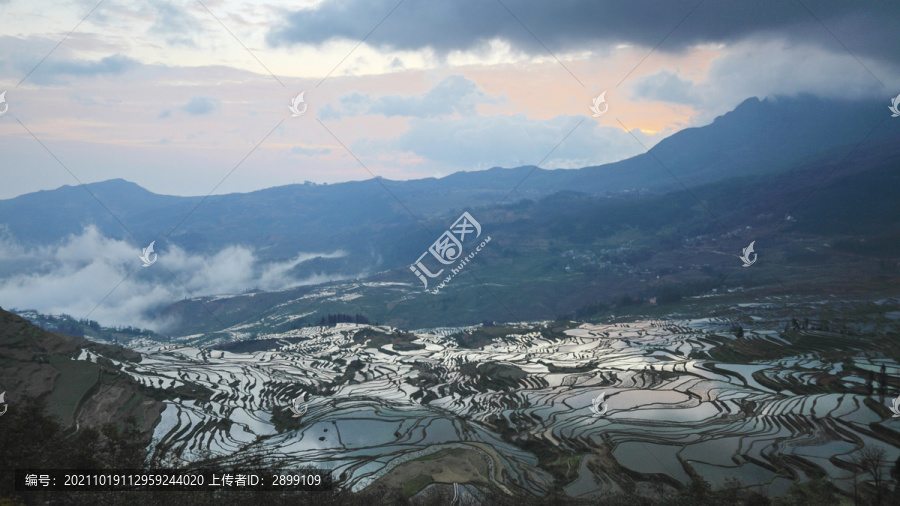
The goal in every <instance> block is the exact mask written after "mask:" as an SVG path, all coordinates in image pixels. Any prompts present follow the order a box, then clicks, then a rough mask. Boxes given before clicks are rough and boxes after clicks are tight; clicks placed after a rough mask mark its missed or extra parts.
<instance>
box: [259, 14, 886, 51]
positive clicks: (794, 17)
mask: <svg viewBox="0 0 900 506" xmlns="http://www.w3.org/2000/svg"><path fill="white" fill-rule="evenodd" d="M698 3H699V2H698V0H666V1H660V0H634V1H628V2H622V1H618V0H616V1H609V0H602V1H597V0H559V1H554V2H548V1H545V0H521V1H513V0H504V1H503V4H504V5H506V7H508V8H509V10H510V11H511V12H512V13H513V14H514V15H515V16H516V17H517V18H518V19H519V20H521V21H522V23H523V24H524V25H525V26H527V27H528V29H529V30H530V31H531V32H532V33H533V34H534V35H535V36H536V37H537V38H538V39H540V41H541V42H542V43H544V44H545V45H546V46H547V47H548V48H549V49H550V50H551V51H553V52H563V51H567V50H585V49H589V50H605V49H607V48H608V44H610V43H630V44H637V45H641V46H647V47H654V46H656V45H657V44H658V43H659V42H660V41H661V40H662V39H663V38H664V37H665V36H666V34H668V33H669V32H670V31H671V30H672V28H674V27H675V25H676V24H677V23H678V22H679V21H681V20H682V18H684V17H685V16H686V15H687V14H688V13H689V12H691V10H692V9H694V7H696V6H697V5H698ZM396 4H397V0H349V1H334V0H329V1H325V2H323V3H322V4H321V5H320V6H319V7H318V8H317V9H313V10H301V11H296V12H293V13H290V14H288V15H287V16H286V17H285V18H284V20H283V22H282V23H281V24H278V25H276V26H274V27H273V28H272V29H271V30H270V32H269V34H268V42H269V44H271V45H273V46H290V45H293V44H298V43H305V44H318V43H321V42H325V41H327V40H330V39H340V38H344V39H350V40H361V39H362V38H363V37H365V36H366V34H368V33H369V31H370V30H372V28H374V27H375V25H376V24H377V23H378V21H380V20H381V19H382V18H384V16H385V15H386V14H387V13H388V12H390V11H391V9H393V8H394V6H395V5H396ZM804 5H805V6H806V7H804ZM807 7H808V9H809V10H807ZM810 11H811V13H812V14H811V13H810ZM816 18H818V19H819V20H820V21H821V22H822V23H823V24H824V25H825V26H826V27H827V28H828V30H830V31H831V32H832V33H833V34H834V35H835V36H836V37H837V39H838V40H840V43H843V44H844V45H846V47H847V48H848V49H849V50H850V51H851V52H853V53H854V54H858V55H859V56H870V57H878V58H882V59H885V60H891V61H897V58H898V57H897V48H898V47H900V30H898V29H897V27H898V26H900V2H897V1H895V0H875V1H866V2H853V1H846V0H825V1H816V2H814V1H812V0H804V1H803V3H802V4H801V3H800V2H798V1H795V0H762V1H747V0H706V1H705V2H703V3H702V4H700V5H699V7H697V9H696V10H695V11H694V12H693V14H691V15H690V17H688V18H687V19H686V20H685V21H684V23H682V24H681V25H680V26H679V27H678V28H677V29H676V30H675V31H674V32H672V34H671V35H670V36H669V37H668V39H666V41H665V43H664V44H662V45H661V46H660V50H661V51H678V50H682V49H685V48H687V47H689V46H691V45H694V44H697V43H704V42H723V43H727V42H733V41H736V40H741V39H744V38H746V37H748V36H751V35H772V36H781V37H785V38H787V39H789V40H795V41H804V42H812V43H815V44H820V45H823V46H825V47H828V48H831V49H835V50H843V49H842V48H841V46H840V43H839V42H837V41H835V38H834V37H832V36H831V35H830V34H829V33H828V31H827V30H826V29H825V28H823V27H822V25H820V24H819V22H818V21H816ZM495 38H500V39H503V40H506V41H508V42H510V43H511V44H512V45H513V47H514V48H517V49H519V50H524V51H528V52H530V53H533V54H537V53H543V52H545V50H544V49H543V48H542V47H541V46H540V44H539V43H538V42H537V41H535V39H534V38H533V37H532V36H531V35H530V34H529V33H528V32H527V31H526V30H525V29H524V28H523V27H522V26H521V25H520V24H519V23H518V22H517V21H516V20H515V19H514V18H513V17H512V16H511V15H510V13H509V12H507V11H506V9H505V8H504V7H503V5H501V4H500V3H499V2H497V1H492V0H458V1H457V0H455V1H452V2H433V1H426V0H407V1H405V2H404V3H403V4H401V5H400V6H399V7H398V8H397V9H396V11H394V13H393V14H391V15H390V16H389V17H388V18H387V20H386V21H385V22H384V23H383V24H382V25H381V26H380V27H378V29H376V30H375V31H374V32H373V33H372V35H371V36H370V37H369V38H368V39H367V40H366V42H367V43H368V44H370V45H373V46H376V47H381V48H384V49H396V50H416V49H422V48H426V47H428V48H432V49H434V50H435V51H437V52H438V53H440V54H446V53H447V52H448V51H453V50H468V49H475V48H478V47H480V46H482V45H483V44H484V43H485V42H486V41H489V40H491V39H495Z"/></svg>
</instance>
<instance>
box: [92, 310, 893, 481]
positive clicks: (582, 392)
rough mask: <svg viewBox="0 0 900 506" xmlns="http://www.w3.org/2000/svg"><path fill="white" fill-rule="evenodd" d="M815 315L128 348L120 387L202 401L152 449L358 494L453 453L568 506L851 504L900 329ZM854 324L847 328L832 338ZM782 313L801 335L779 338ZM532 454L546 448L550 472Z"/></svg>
mask: <svg viewBox="0 0 900 506" xmlns="http://www.w3.org/2000/svg"><path fill="white" fill-rule="evenodd" d="M816 304H818V303H816ZM816 304H810V303H802V304H801V303H797V304H793V305H791V304H786V303H784V302H783V301H782V302H779V303H777V304H759V305H752V306H751V305H747V306H745V307H742V308H738V310H735V311H730V312H728V315H727V316H721V317H713V318H702V319H698V318H671V319H667V320H640V319H639V320H637V321H630V322H609V323H599V324H581V325H579V326H577V327H575V328H571V329H568V330H566V331H565V332H564V333H558V334H553V335H547V333H543V334H542V333H541V332H540V331H539V330H540V328H539V326H538V324H529V325H522V329H521V331H520V332H517V333H514V334H512V335H509V336H507V337H505V338H502V339H495V340H494V341H493V342H492V343H491V344H489V345H487V346H484V347H482V348H480V349H466V348H461V347H459V346H458V344H457V342H456V340H455V339H453V338H452V337H451V335H450V331H449V330H448V331H444V330H436V331H431V332H428V331H421V332H417V333H416V337H417V339H416V340H415V341H414V342H415V343H418V344H422V345H424V349H417V350H411V351H397V350H394V349H393V345H391V344H388V345H385V346H382V347H379V348H374V347H368V346H367V344H366V343H358V342H355V341H354V340H353V339H352V336H353V334H354V333H355V332H357V331H359V330H360V329H361V328H363V327H368V326H361V325H353V324H344V325H339V326H337V327H335V328H307V329H302V330H296V331H291V332H287V333H284V334H277V335H265V336H262V335H261V336H260V338H263V337H265V338H273V337H274V338H279V339H288V338H302V340H300V341H299V342H294V343H293V344H291V343H289V342H287V341H284V340H282V341H280V342H278V343H277V347H276V348H275V349H273V350H271V351H262V352H256V353H249V354H235V353H229V352H226V351H219V350H212V351H209V352H208V353H205V354H202V353H201V350H200V349H198V348H196V347H192V346H189V345H168V346H162V347H160V346H151V347H143V348H141V349H139V350H138V351H140V352H141V353H142V354H143V355H144V359H143V361H142V362H141V363H139V364H136V365H127V366H126V369H125V370H126V371H127V372H128V373H129V374H131V375H132V376H134V377H135V378H136V379H137V380H138V381H140V382H142V383H143V384H144V385H147V386H150V387H154V388H179V387H182V388H183V387H187V386H191V385H194V386H201V387H205V388H206V389H209V391H211V392H212V394H211V396H209V400H208V401H207V400H203V399H184V400H177V401H171V402H169V405H168V407H167V409H166V410H165V411H164V412H163V414H162V421H161V422H160V423H159V425H158V426H157V427H156V430H155V438H156V442H155V444H156V447H157V449H158V450H160V451H161V450H163V449H165V450H168V451H170V452H172V453H174V454H177V455H179V456H180V457H181V458H183V459H186V460H190V459H193V458H197V456H199V455H201V454H204V453H207V452H212V454H216V455H229V456H230V460H231V461H233V462H241V461H242V459H248V458H251V457H252V456H259V455H265V456H266V458H267V459H271V460H273V461H277V462H278V465H280V466H307V465H313V466H317V467H325V468H330V469H333V472H334V476H335V478H339V477H340V478H341V479H342V483H343V486H346V487H350V488H352V489H354V490H360V489H362V488H365V487H367V486H368V485H370V484H372V483H374V482H376V481H377V480H379V479H380V478H382V477H384V476H386V475H387V474H388V473H390V472H391V471H392V470H394V469H397V468H398V466H402V465H403V464H404V463H407V462H410V461H413V460H415V459H420V458H422V457H425V456H428V455H431V454H434V453H436V452H441V451H444V450H449V449H461V450H467V451H469V452H477V453H478V454H481V455H482V456H483V459H484V462H485V464H486V466H487V467H486V468H485V469H486V471H484V474H485V475H486V476H482V475H480V474H479V476H478V478H477V480H478V481H484V480H489V481H490V482H491V483H492V484H493V485H495V486H497V487H499V488H500V489H502V490H507V491H510V492H516V491H527V492H528V493H531V494H537V495H540V494H543V493H545V492H547V491H548V490H550V489H551V488H552V486H553V483H554V479H555V476H554V473H556V474H557V476H556V478H557V479H558V475H563V476H565V477H566V478H565V482H564V483H563V485H564V486H565V490H566V492H567V493H568V494H570V495H572V496H579V497H590V496H592V495H596V494H601V493H603V492H611V491H617V490H634V489H635V488H636V487H640V486H642V484H645V483H650V482H653V483H666V484H668V485H669V486H671V487H678V486H679V485H678V484H679V483H681V484H684V483H687V481H688V480H689V476H690V474H691V472H696V473H698V474H700V475H702V476H703V477H705V478H706V479H707V480H709V481H710V482H711V483H712V484H713V485H714V486H715V485H722V484H723V483H724V482H725V480H726V479H728V478H737V479H739V480H740V481H741V482H742V483H743V484H744V485H745V486H747V487H750V488H754V489H759V490H762V491H763V492H766V493H770V494H777V493H783V492H784V491H785V490H786V489H787V487H789V486H790V484H791V482H792V481H795V480H798V481H804V480H808V479H810V478H814V477H819V476H830V477H831V478H832V479H833V480H834V481H835V483H836V485H837V486H838V487H840V488H842V489H843V490H847V491H849V490H852V488H853V481H854V471H853V466H851V465H849V464H848V463H849V462H850V461H851V460H852V458H853V456H854V454H855V453H856V452H858V451H859V450H860V449H862V448H863V447H865V446H881V447H883V448H885V449H886V450H887V459H888V462H891V463H892V462H894V460H896V459H897V457H898V456H900V433H898V432H897V430H898V428H900V419H898V420H895V419H892V418H891V416H890V414H891V413H890V412H889V411H888V410H887V408H886V406H888V405H890V402H891V400H892V396H891V395H888V396H885V397H882V396H879V395H872V396H868V395H867V394H866V391H865V386H864V383H865V381H866V375H867V374H868V371H869V370H872V371H875V372H876V376H877V373H878V372H879V371H880V367H881V364H885V366H886V370H887V372H888V374H889V375H890V377H891V378H896V377H897V376H898V375H897V371H900V364H898V363H897V361H896V359H894V358H891V357H893V356H896V345H897V343H896V336H897V331H898V329H897V322H896V319H891V318H884V317H883V315H882V313H883V311H884V310H885V309H884V308H888V310H894V311H896V308H897V306H898V301H897V300H886V301H878V302H876V303H872V302H860V303H858V304H855V305H854V304H850V303H840V305H838V304H837V303H835V304H831V305H829V304H824V305H816ZM850 311H852V312H853V314H854V316H853V322H856V323H853V324H847V323H841V324H840V325H838V324H837V323H835V322H836V321H837V320H839V318H838V317H837V315H838V314H840V313H841V312H843V313H844V314H846V313H847V312H850ZM867 312H869V313H871V315H869V316H866V314H867ZM791 314H799V315H804V314H805V315H812V317H813V321H812V323H810V322H805V321H803V322H802V323H799V324H798V327H797V328H796V329H795V328H793V327H794V324H793V321H792V317H790V316H788V315H791ZM823 315H827V316H828V317H829V318H835V319H832V320H826V319H825V318H823ZM823 322H825V323H823ZM828 322H830V326H829V323H828ZM735 325H740V326H741V332H740V333H738V332H736V330H735V327H734V326H735ZM786 326H787V327H788V331H785V330H784V329H785V327H786ZM825 327H828V328H829V329H828V330H825ZM375 329H376V330H381V331H384V332H391V331H392V329H387V328H377V327H376V328H375ZM740 334H742V337H737V336H738V335H740ZM294 341H296V340H294ZM204 355H205V356H204ZM81 358H82V359H90V358H89V357H81ZM354 361H359V362H354ZM347 364H351V365H352V364H356V366H354V367H353V368H349V366H348V365H347ZM348 368H349V369H348ZM891 381H892V382H894V381H896V380H895V379H892V380H891ZM893 385H900V383H894V384H893ZM893 385H892V386H891V387H890V388H889V392H891V393H893V391H894V390H893V388H894V386H893ZM875 386H876V394H877V386H878V382H877V381H876V385H875ZM604 392H605V399H606V404H607V411H606V412H605V414H603V415H602V416H599V417H598V416H594V414H593V412H592V411H591V406H592V403H591V401H592V400H593V399H594V398H595V397H596V396H598V395H599V394H600V393H604ZM896 395H897V394H896V393H893V396H896ZM297 396H303V399H304V402H305V403H306V406H307V408H308V411H307V413H306V414H305V415H304V416H303V417H302V420H301V424H300V425H299V428H298V429H296V430H286V431H283V432H281V433H279V431H278V430H277V429H276V424H275V423H274V422H273V412H274V411H275V410H276V409H286V408H287V407H289V406H290V403H291V401H292V400H293V399H294V398H296V397H297ZM867 398H868V399H869V402H864V401H865V400H866V399H867ZM534 448H550V449H552V452H554V453H555V455H554V456H553V458H552V460H553V461H554V462H555V464H552V465H548V464H547V462H548V460H547V459H546V455H540V454H539V453H540V452H537V451H531V450H532V449H534ZM573 463H574V464H573ZM462 475H463V473H461V472H459V473H447V472H444V474H443V476H462ZM473 480H474V478H473ZM422 481H423V485H426V484H428V483H429V481H428V480H427V479H425V478H423V480H422Z"/></svg>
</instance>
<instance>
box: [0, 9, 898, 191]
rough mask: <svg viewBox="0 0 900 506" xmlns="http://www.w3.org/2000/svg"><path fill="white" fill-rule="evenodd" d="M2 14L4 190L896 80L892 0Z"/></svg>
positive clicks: (549, 129) (653, 133)
mask: <svg viewBox="0 0 900 506" xmlns="http://www.w3.org/2000/svg"><path fill="white" fill-rule="evenodd" d="M0 16H2V18H3V20H4V23H3V24H2V25H0V48H3V57H2V58H0V92H2V91H6V95H5V98H6V102H7V104H6V105H8V107H9V109H8V111H7V113H6V114H4V115H3V116H2V117H0V131H2V135H0V152H2V153H3V161H2V163H0V177H2V181H3V184H2V185H0V198H10V197H13V196H16V195H20V194H22V193H27V192H32V191H37V190H42V189H53V188H57V187H59V186H61V185H65V184H70V185H72V184H78V182H95V181H102V180H107V179H112V178H124V179H127V180H129V181H133V182H136V183H138V184H140V185H141V186H144V187H145V188H147V189H149V190H151V191H154V192H157V193H166V194H175V195H206V194H207V193H209V192H210V191H212V190H213V189H215V193H230V192H246V191H252V190H256V189H260V188H265V187H270V186H276V185H282V184H290V183H295V182H298V183H299V182H303V181H313V182H319V183H321V182H329V183H332V182H338V181H347V180H362V179H368V178H371V177H372V175H373V174H374V175H378V176H383V177H386V178H390V179H412V178H421V177H430V176H442V175H447V174H450V173H453V172H456V171H460V170H478V169H485V168H489V167H493V166H502V167H514V166H519V165H527V164H537V163H539V162H541V161H542V160H544V161H543V163H542V164H541V166H542V167H544V168H575V167H581V166H586V165H595V164H600V163H605V162H611V161H615V160H619V159H622V158H626V157H629V156H633V155H635V154H638V153H641V152H643V151H644V149H645V148H647V147H650V146H652V145H654V144H655V143H656V142H658V141H659V140H660V139H662V138H664V137H666V136H668V135H671V134H672V133H674V132H677V131H678V130H681V129H683V128H686V127H690V126H699V125H703V124H707V123H709V122H710V121H711V120H712V119H713V118H714V117H715V116H717V115H720V114H723V113H724V112H727V111H728V110H731V109H732V108H734V107H735V106H736V105H737V104H738V103H740V102H741V101H743V100H744V99H746V98H748V97H751V96H756V97H759V98H764V97H767V96H771V95H777V94H787V95H793V94H797V93H811V94H815V95H819V96H824V97H832V98H835V97H837V98H848V99H857V98H863V97H866V98H883V99H884V100H885V103H886V106H887V105H888V104H889V98H890V97H893V96H895V95H897V93H898V92H900V53H898V52H897V48H898V47H900V29H898V27H900V4H898V3H897V2H891V1H867V2H847V1H842V0H841V1H813V0H802V1H791V0H777V1H754V2H747V1H721V0H716V1H713V0H707V1H703V2H700V1H698V0H690V1H680V0H667V1H653V2H651V1H631V2H619V1H598V0H561V1H556V2H546V1H540V0H501V1H498V0H477V1H476V0H457V1H452V2H435V1H424V0H405V1H402V2H400V1H399V0H349V1H334V0H324V1H321V2H316V1H308V2H303V1H302V0H301V1H297V0H292V1H287V0H272V1H265V0H264V1H257V2H244V1H239V0H202V1H197V0H190V1H189V0H183V1H171V2H169V1H165V0H147V1H141V0H137V1H135V0H103V1H102V2H99V4H98V0H75V1H71V2H46V1H41V0H38V1H35V0H0ZM604 91H605V92H606V95H605V98H606V104H608V107H609V109H608V112H607V113H606V114H604V115H603V116H601V117H599V118H595V117H593V116H592V114H591V111H590V109H589V107H590V105H591V101H592V99H593V98H594V97H596V96H598V95H599V94H600V93H602V92H604ZM301 92H304V95H303V98H304V104H305V106H306V107H307V110H306V112H305V113H304V114H303V115H301V116H299V117H292V116H291V112H290V111H289V110H288V106H289V105H290V104H291V100H292V99H293V98H295V97H296V96H297V95H298V94H300V93H301ZM628 131H630V132H631V133H629V132H628ZM561 141H563V142H562V143H561ZM557 145H558V147H557ZM548 155H549V156H548ZM360 162H361V163H360ZM363 165H364V166H365V167H363ZM232 171H233V172H232ZM229 174H230V175H229ZM226 176H227V178H226ZM223 178H224V182H222V180H223ZM220 182H222V184H221V185H219V186H217V185H218V184H219V183H220Z"/></svg>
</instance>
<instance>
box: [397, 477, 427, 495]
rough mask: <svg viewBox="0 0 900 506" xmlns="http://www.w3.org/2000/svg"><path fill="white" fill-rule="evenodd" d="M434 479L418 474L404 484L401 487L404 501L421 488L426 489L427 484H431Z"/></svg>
mask: <svg viewBox="0 0 900 506" xmlns="http://www.w3.org/2000/svg"><path fill="white" fill-rule="evenodd" d="M433 482H434V479H433V478H432V477H431V476H428V475H427V474H419V475H417V476H416V477H415V478H413V479H411V480H409V481H408V482H406V484H405V485H404V486H403V492H402V493H401V494H402V495H403V498H404V499H409V498H410V497H412V496H414V495H416V494H418V493H419V491H421V490H422V489H423V488H425V487H427V486H428V485H429V484H431V483H433Z"/></svg>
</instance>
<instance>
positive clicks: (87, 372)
mask: <svg viewBox="0 0 900 506" xmlns="http://www.w3.org/2000/svg"><path fill="white" fill-rule="evenodd" d="M49 359H50V365H52V366H53V368H54V369H56V370H57V371H59V376H58V377H57V378H56V383H55V384H54V385H53V391H52V392H50V395H49V396H48V398H47V404H48V406H47V408H48V410H49V411H50V413H51V414H53V415H54V416H56V417H57V418H58V419H59V420H60V421H61V422H62V423H63V424H65V425H71V424H72V423H73V422H74V418H73V417H74V414H75V408H77V407H78V403H79V402H80V401H81V399H82V398H83V397H84V395H85V394H86V393H87V392H88V390H90V389H91V387H93V386H94V384H95V383H97V378H98V377H99V373H100V367H98V366H97V365H96V364H93V363H91V362H87V361H84V360H72V359H70V358H69V357H66V356H63V355H51V356H50V357H49Z"/></svg>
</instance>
